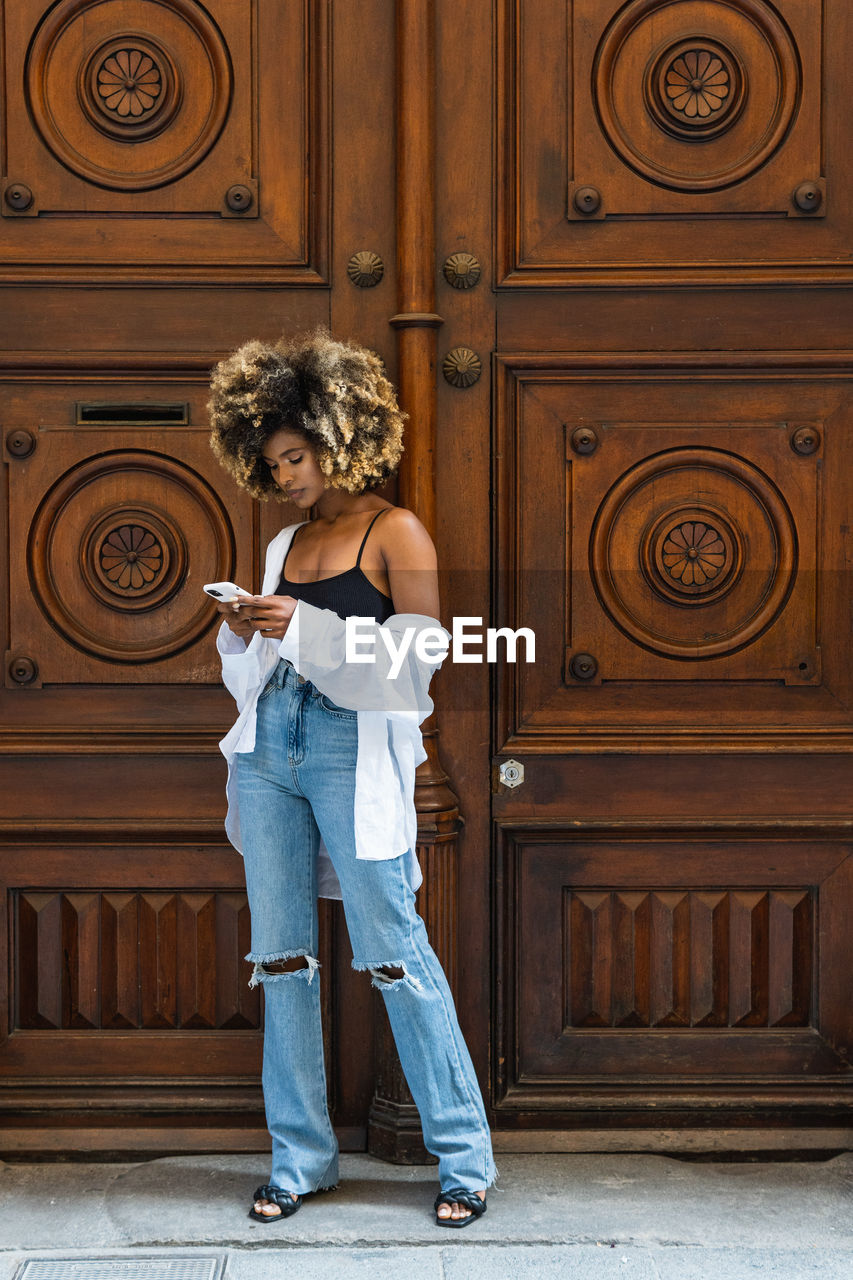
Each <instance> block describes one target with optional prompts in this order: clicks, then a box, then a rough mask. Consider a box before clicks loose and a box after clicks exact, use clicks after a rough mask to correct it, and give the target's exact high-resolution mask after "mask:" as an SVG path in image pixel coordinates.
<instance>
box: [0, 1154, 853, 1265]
mask: <svg viewBox="0 0 853 1280" xmlns="http://www.w3.org/2000/svg"><path fill="white" fill-rule="evenodd" d="M499 1164H500V1171H501V1177H500V1180H499V1182H498V1183H497V1185H496V1186H494V1187H492V1188H491V1189H490V1191H489V1211H488V1213H487V1215H486V1216H485V1217H484V1218H482V1219H481V1220H480V1221H479V1222H478V1223H476V1224H474V1225H472V1226H471V1227H468V1228H465V1229H464V1230H462V1231H452V1232H451V1231H442V1230H440V1229H438V1228H437V1227H435V1226H434V1225H433V1215H432V1201H433V1198H434V1196H435V1194H436V1190H437V1184H436V1181H435V1169H434V1167H430V1168H424V1167H420V1166H418V1167H411V1166H406V1167H400V1166H394V1165H387V1164H383V1163H382V1162H381V1161H378V1160H374V1159H371V1158H370V1157H369V1156H359V1155H350V1156H344V1157H342V1160H341V1187H340V1189H339V1190H338V1191H337V1192H334V1193H332V1194H330V1195H322V1196H316V1197H311V1198H309V1199H308V1200H306V1202H305V1204H304V1205H303V1207H302V1209H301V1210H300V1211H299V1213H298V1214H296V1215H295V1216H294V1217H293V1218H291V1219H289V1220H287V1221H286V1222H281V1223H277V1224H271V1225H269V1226H267V1225H264V1224H261V1223H255V1222H253V1221H252V1220H251V1219H249V1218H248V1217H247V1216H246V1214H247V1210H248V1207H249V1204H250V1201H251V1194H252V1191H253V1190H254V1188H255V1187H256V1186H257V1185H258V1183H260V1182H263V1181H264V1178H265V1176H266V1157H264V1156H246V1155H239V1156H234V1155H223V1156H196V1157H183V1156H182V1157H173V1158H162V1159H157V1160H149V1161H146V1162H144V1163H137V1164H51V1165H44V1164H40V1165H27V1164H6V1165H3V1166H0V1280H12V1277H13V1276H14V1275H15V1273H16V1271H17V1269H18V1268H19V1267H20V1266H21V1264H22V1263H23V1262H24V1261H25V1260H27V1259H29V1260H30V1266H29V1267H28V1268H27V1272H28V1273H29V1274H28V1275H26V1276H25V1280H41V1277H42V1276H48V1275H50V1276H51V1277H55V1280H60V1277H61V1278H62V1280H65V1277H66V1276H67V1277H69V1278H70V1277H71V1276H74V1277H75V1280H89V1276H88V1275H87V1270H89V1269H88V1268H83V1267H81V1266H80V1265H79V1264H80V1261H81V1260H82V1259H84V1258H95V1257H98V1258H119V1259H122V1260H124V1261H125V1262H126V1261H127V1260H131V1259H134V1260H135V1261H136V1264H137V1265H134V1266H133V1267H132V1268H128V1267H127V1266H126V1265H125V1266H124V1267H122V1268H121V1274H123V1276H124V1278H125V1280H135V1278H136V1276H140V1277H142V1276H147V1277H151V1278H154V1280H159V1276H160V1275H161V1274H162V1275H164V1276H165V1275H169V1274H171V1275H173V1276H177V1275H180V1274H182V1270H183V1269H182V1268H181V1266H179V1265H178V1262H179V1260H180V1259H184V1260H186V1261H187V1262H189V1261H191V1260H193V1259H194V1260H196V1262H197V1263H201V1261H202V1260H203V1259H205V1258H207V1257H214V1256H215V1257H218V1258H220V1259H221V1261H222V1264H223V1272H222V1274H224V1278H225V1280H280V1278H281V1280H284V1278H285V1277H287V1278H288V1280H289V1278H290V1277H294V1278H298V1280H320V1278H321V1277H322V1280H329V1278H330V1277H331V1278H332V1280H338V1278H340V1280H480V1277H483V1278H484V1280H486V1278H487V1280H514V1278H515V1277H524V1278H525V1280H527V1278H529V1280H552V1278H553V1280H557V1277H564V1276H568V1275H571V1276H573V1277H578V1278H579V1280H586V1277H601V1278H602V1280H609V1277H616V1276H619V1277H630V1278H631V1280H694V1278H695V1280H700V1278H701V1280H715V1278H716V1277H720V1278H721V1280H723V1278H724V1280H741V1277H755V1276H757V1275H758V1274H759V1273H762V1274H764V1275H767V1276H771V1277H784V1280H797V1278H799V1277H817V1276H820V1277H822V1280H842V1277H843V1278H844V1280H851V1278H853V1211H852V1210H853V1152H849V1153H846V1154H844V1155H840V1156H836V1157H835V1158H833V1159H831V1160H827V1161H805V1162H796V1163H788V1162H770V1163H761V1164H756V1163H723V1162H720V1163H695V1162H689V1161H683V1160H677V1159H674V1158H672V1157H666V1156H650V1155H547V1156H529V1155H528V1156H522V1155H516V1156H508V1155H505V1156H503V1157H501V1159H500V1161H499ZM49 1258H53V1259H57V1260H58V1259H60V1258H63V1259H68V1261H69V1265H68V1266H67V1267H64V1268H62V1267H57V1266H54V1267H53V1268H52V1269H51V1268H43V1267H38V1268H37V1267H36V1266H35V1265H34V1263H35V1260H36V1259H45V1260H47V1259H49ZM158 1259H159V1262H158ZM168 1260H172V1265H171V1267H166V1266H165V1265H164V1264H165V1263H166V1262H167V1261H168ZM74 1262H76V1263H77V1265H76V1266H75V1265H72V1264H73V1263H74ZM214 1271H215V1269H214ZM89 1274H90V1275H94V1274H95V1272H93V1271H91V1270H89ZM99 1274H101V1275H103V1274H105V1272H104V1271H103V1270H101V1271H100V1272H99ZM114 1274H116V1275H118V1274H119V1270H116V1271H115V1273H114ZM211 1274H213V1273H211Z"/></svg>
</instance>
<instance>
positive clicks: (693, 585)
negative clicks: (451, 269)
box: [440, 0, 853, 1149]
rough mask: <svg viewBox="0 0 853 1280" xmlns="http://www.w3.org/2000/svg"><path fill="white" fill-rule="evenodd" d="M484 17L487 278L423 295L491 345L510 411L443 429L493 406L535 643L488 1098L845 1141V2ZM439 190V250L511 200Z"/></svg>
mask: <svg viewBox="0 0 853 1280" xmlns="http://www.w3.org/2000/svg"><path fill="white" fill-rule="evenodd" d="M442 12H443V17H442V20H441V22H440V30H441V35H440V49H441V53H442V57H443V59H444V64H443V65H444V66H445V68H446V70H447V73H448V75H449V76H450V79H451V83H452V84H453V86H454V89H453V92H454V94H455V97H454V98H453V104H452V107H448V109H447V112H446V113H445V114H444V115H443V117H442V118H443V119H444V121H445V127H448V126H449V117H450V115H451V114H454V115H455V120H454V125H455V133H456V136H457V137H459V138H463V137H464V138H465V141H466V144H467V145H468V146H470V147H477V148H478V154H479V155H480V156H481V157H482V156H485V155H486V154H488V147H489V138H488V136H487V135H486V133H485V131H484V129H483V128H482V127H481V126H478V125H477V123H476V122H478V121H481V120H482V119H483V118H484V116H485V115H486V113H487V111H488V99H487V90H488V86H487V85H486V84H485V80H484V79H483V80H481V81H480V82H478V81H477V80H476V77H473V78H472V79H471V80H469V81H468V82H466V83H465V87H464V88H463V87H461V86H462V79H463V76H462V72H463V68H462V66H461V62H462V60H463V59H462V55H457V54H456V53H455V50H456V48H457V46H458V45H462V44H464V40H465V38H466V33H465V32H463V24H470V31H471V32H476V33H478V35H479V38H481V39H488V38H490V37H489V34H488V33H487V29H486V28H487V24H485V23H483V22H482V21H481V19H480V17H479V16H478V12H477V7H476V6H474V5H470V6H467V8H466V11H465V15H464V18H462V17H458V16H457V15H456V12H455V11H454V13H451V12H450V6H447V8H446V9H445V10H443V11H442ZM494 17H495V28H494V29H495V33H496V46H495V58H494V84H495V102H496V117H495V119H494V124H493V130H494V132H493V135H492V136H493V140H494V145H495V151H496V155H497V172H496V175H495V190H496V198H495V200H494V205H493V209H494V218H495V223H494V226H493V234H494V245H495V253H494V264H493V265H494V281H493V283H494V291H493V295H492V297H491V299H490V298H488V296H487V294H486V293H485V292H483V293H480V294H478V291H477V290H476V289H475V290H471V291H470V294H465V295H463V297H464V301H462V302H458V303H457V302H455V301H454V299H453V295H452V294H451V292H450V290H447V291H446V293H445V294H444V295H443V299H442V303H440V309H441V307H442V306H443V307H445V308H446V309H447V311H448V312H451V313H452V315H453V327H452V332H449V333H448V343H447V345H448V346H453V345H454V343H458V342H461V341H464V339H463V337H462V335H463V334H466V330H467V334H466V336H468V335H470V336H468V342H467V345H470V346H472V347H477V345H478V343H483V344H485V343H488V342H489V341H490V339H491V340H492V341H493V344H494V356H493V361H492V373H493V378H492V386H491V395H492V399H491V405H489V402H488V390H484V389H483V388H482V387H481V386H480V385H479V384H478V386H477V387H476V388H472V390H471V392H470V393H469V392H467V391H459V390H457V391H453V392H448V393H445V398H446V397H447V395H448V394H449V395H453V396H455V397H456V400H455V401H453V403H454V405H456V406H458V407H457V409H456V412H455V415H454V428H453V429H454V432H457V431H458V430H459V426H458V424H459V420H460V418H464V417H465V415H466V410H467V411H468V412H469V415H470V420H471V421H472V422H473V420H474V418H475V417H476V415H477V414H478V413H479V414H480V415H482V417H481V421H482V420H483V418H484V417H485V415H486V414H487V413H488V412H489V411H491V418H492V449H491V482H492V492H493V508H492V512H491V515H492V535H493V542H492V564H493V583H492V605H493V613H492V617H493V619H494V621H495V623H496V624H498V625H502V626H510V627H513V628H518V627H523V626H524V627H530V628H532V629H533V630H534V631H535V635H536V660H535V663H533V664H530V665H527V664H525V663H524V662H523V661H519V662H518V663H517V664H515V665H512V664H498V665H497V666H496V667H495V668H494V672H493V684H492V695H493V719H492V724H491V741H492V745H493V757H492V764H493V790H494V797H493V804H492V810H491V821H492V841H491V845H492V854H491V859H492V860H491V867H490V875H491V878H492V894H493V897H492V916H491V923H492V928H493V935H492V981H493V987H492V1000H493V1008H492V1013H493V1027H492V1057H491V1072H490V1075H491V1085H492V1090H493V1094H492V1102H493V1117H494V1120H495V1123H496V1125H497V1127H498V1128H499V1129H505V1130H513V1129H530V1128H536V1129H542V1130H549V1129H551V1130H564V1131H565V1130H573V1129H575V1130H576V1129H579V1128H580V1129H584V1128H591V1129H605V1128H608V1127H613V1126H617V1127H621V1128H626V1129H637V1130H642V1129H650V1128H651V1129H656V1128H659V1127H664V1128H678V1127H680V1126H704V1127H708V1126H711V1127H713V1126H715V1125H719V1126H724V1127H732V1126H745V1127H747V1128H756V1127H759V1128H761V1127H766V1128H770V1127H776V1126H782V1127H784V1126H786V1125H792V1126H810V1125H814V1126H818V1127H819V1126H831V1125H832V1124H837V1123H839V1119H840V1117H841V1116H842V1115H843V1114H844V1108H845V1106H849V1098H850V1087H851V1084H853V1073H851V1068H850V1053H851V1050H852V1049H853V1046H852V1045H851V1039H853V1024H851V1005H850V990H851V983H853V952H852V951H851V940H850V936H849V931H848V930H847V929H846V928H845V926H844V923H843V921H844V919H845V917H848V916H849V913H850V911H851V910H852V909H853V898H851V891H853V858H852V857H851V851H850V846H849V824H850V820H851V812H850V800H851V794H853V786H851V781H853V779H851V768H850V751H851V748H853V689H852V688H851V658H853V654H851V633H850V625H849V620H850V617H851V604H853V601H851V576H850V569H849V566H850V554H851V551H850V548H851V543H850V519H849V516H850V502H851V472H850V468H849V466H847V465H846V462H845V459H846V458H847V457H849V451H850V448H851V444H853V440H851V428H853V388H851V381H850V376H851V365H850V356H849V348H850V323H851V314H850V306H849V300H848V299H847V296H846V294H844V293H843V292H841V291H839V290H838V288H837V286H839V285H847V284H849V280H850V274H849V266H848V265H847V261H846V250H845V249H844V248H843V246H845V245H849V242H850V238H851V234H853V190H851V184H850V175H849V164H848V160H849V138H848V137H847V125H846V108H845V107H844V105H843V103H844V100H845V95H844V84H845V78H846V65H845V60H846V50H847V49H849V47H850V35H851V32H850V21H851V14H850V11H849V6H847V5H844V4H842V3H835V2H834V0H830V2H829V3H827V4H825V5H822V6H816V5H813V4H811V3H809V2H808V0H778V2H777V3H774V4H770V3H767V2H765V0H630V2H629V3H627V4H617V3H613V2H609V0H573V3H572V4H565V3H562V0H553V2H552V0H543V2H542V3H536V4H528V3H525V0H497V2H496V4H495V6H494ZM468 38H469V39H471V38H476V37H473V36H471V35H470V33H469V34H468ZM451 70H452V71H455V73H456V77H457V78H453V77H452V76H451ZM478 94H479V95H480V96H479V97H478ZM466 109H467V111H468V113H469V114H468V115H467V116H464V114H463V113H464V111H465V110H466ZM468 121H471V122H474V123H472V127H471V129H470V130H469V129H468V128H467V127H463V124H464V125H466V126H467V122H468ZM443 181H444V197H443V198H444V202H445V203H444V212H443V214H442V219H443V221H442V232H443V235H444V244H445V245H446V246H447V252H450V250H451V249H453V250H455V251H461V250H470V251H471V252H476V251H477V248H478V246H477V244H476V242H475V240H474V237H475V236H479V237H481V239H480V244H482V242H483V241H482V237H484V236H485V235H487V234H488V232H489V228H490V218H491V215H492V210H491V209H489V208H488V207H487V205H486V203H485V202H484V201H482V200H481V199H479V198H478V196H477V194H476V193H475V192H474V190H473V184H471V185H470V186H468V185H466V182H465V179H464V178H461V179H460V177H459V171H458V169H456V170H454V171H453V173H452V175H448V176H447V177H446V178H445V179H444V180H443ZM454 182H461V185H462V188H463V192H462V195H461V196H457V195H456V194H455V193H454V191H453V183H454ZM472 209H473V210H476V213H474V214H472V213H471V212H470V210H472ZM469 297H470V299H472V301H468V299H469ZM490 324H491V325H493V329H492V330H491V332H490V327H489V326H490ZM469 395H470V396H471V397H472V398H471V399H470V400H468V401H466V402H465V403H464V404H463V396H469ZM474 396H476V397H477V398H478V399H477V407H476V408H475V400H474V398H473V397H474ZM467 439H468V442H469V443H468V446H467V447H468V449H469V451H470V456H471V457H472V458H473V466H474V468H475V476H476V479H474V481H473V483H472V485H471V487H472V488H474V489H476V488H478V487H479V486H480V485H481V484H483V483H484V482H485V479H486V472H487V465H488V464H487V460H486V457H485V451H484V449H483V447H482V445H481V444H480V443H479V441H478V443H477V444H475V445H472V444H471V443H470V442H471V441H472V440H473V439H474V428H473V427H472V428H471V430H470V432H469V435H468V437H467ZM449 447H450V448H451V450H454V448H455V446H454V445H453V444H452V443H451V444H449ZM451 457H452V458H456V459H460V460H461V457H462V452H461V449H456V450H455V452H452V454H451ZM477 469H479V470H477ZM478 512H479V513H480V515H479V519H480V521H481V522H482V524H485V523H486V513H485V510H484V508H483V506H482V505H481V506H480V507H478ZM445 518H446V519H447V521H448V525H449V522H450V519H451V516H450V511H449V506H448V510H447V515H446V517H445ZM462 519H463V522H464V521H465V519H466V518H465V517H462ZM470 524H471V528H470V529H469V528H465V529H464V532H463V535H462V536H461V537H460V536H459V534H458V533H457V541H458V542H459V544H460V546H464V547H465V554H466V555H467V556H468V558H469V560H470V559H471V556H472V554H476V553H475V552H474V551H473V548H476V547H477V546H478V545H480V544H479V543H478V542H477V538H478V537H479V536H480V535H479V533H478V529H477V527H476V520H474V519H472V520H471V521H470ZM478 591H479V588H478V587H476V586H475V587H474V589H473V590H472V591H469V596H468V599H467V600H466V601H465V602H464V603H463V602H462V600H461V599H460V601H459V603H460V605H461V608H458V611H459V612H464V613H467V614H473V613H476V612H477V611H478V610H477V608H475V607H472V604H471V600H472V599H477V598H478V597H477V592H478ZM485 595H486V593H485V592H484V591H479V602H480V603H482V602H483V601H484V600H485ZM466 604H467V607H465V605H466ZM442 676H443V677H444V673H442ZM450 679H452V680H453V681H454V682H455V685H454V687H455V689H456V690H457V691H458V696H459V698H460V699H461V698H462V697H464V692H463V690H464V688H465V681H466V680H470V681H474V680H476V679H477V677H476V676H470V675H468V674H465V673H462V674H460V673H459V672H454V673H453V674H452V675H451V677H450ZM479 724H480V722H478V732H480V731H482V729H480V728H479ZM509 760H513V761H515V762H517V764H518V765H520V766H522V768H523V781H522V782H521V783H520V785H506V784H504V783H503V782H501V781H500V779H499V776H498V768H499V766H500V765H501V764H504V763H506V762H507V761H509ZM455 767H456V768H457V769H458V770H459V773H460V775H461V778H462V780H463V782H462V787H463V809H464V811H465V813H466V820H467V828H466V841H468V840H470V839H471V838H472V836H473V837H474V838H476V835H475V833H479V835H480V836H481V838H482V840H483V843H484V845H485V842H486V826H485V822H484V820H483V819H484V808H483V807H482V806H480V805H479V804H478V802H477V800H476V798H471V797H472V796H473V793H474V787H473V781H472V780H471V781H469V779H472V773H471V770H470V769H468V767H467V765H466V763H465V761H464V759H462V758H461V753H460V758H459V759H458V760H457V761H456V762H455ZM510 781H511V782H513V783H515V782H517V774H516V775H514V776H513V777H511V779H510ZM466 788H467V789H466ZM477 909H478V910H479V911H480V912H481V918H483V919H485V918H486V915H487V911H488V905H487V903H486V901H485V900H481V901H480V902H479V904H478V907H477ZM474 947H475V956H476V943H475V944H474ZM469 980H473V981H474V982H476V981H477V977H476V959H475V960H474V961H473V962H472V963H471V965H470V966H469ZM481 990H482V988H481ZM472 1016H476V1015H472ZM479 1025H481V1026H482V1027H483V1029H484V1030H485V1023H484V1021H481V1023H480V1024H479ZM484 1067H485V1064H484ZM642 1140H643V1141H646V1140H647V1139H642ZM512 1141H513V1139H512V1138H511V1137H510V1136H509V1135H507V1136H506V1137H505V1138H504V1139H503V1142H504V1144H505V1145H509V1146H512ZM550 1141H557V1139H554V1138H552V1139H551V1140H550ZM567 1141H569V1139H567ZM743 1141H744V1143H745V1144H746V1145H748V1144H749V1141H750V1140H749V1139H748V1138H745V1139H743ZM524 1142H526V1143H528V1144H529V1142H530V1138H529V1135H528V1137H526V1138H525V1139H524ZM521 1149H531V1148H530V1146H529V1145H527V1146H524V1145H522V1147H521Z"/></svg>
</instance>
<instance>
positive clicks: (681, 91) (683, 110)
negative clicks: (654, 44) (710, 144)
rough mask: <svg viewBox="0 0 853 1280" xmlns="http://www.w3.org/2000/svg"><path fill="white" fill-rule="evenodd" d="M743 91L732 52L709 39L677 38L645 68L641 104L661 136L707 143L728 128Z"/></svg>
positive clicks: (741, 73) (742, 77)
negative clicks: (643, 103)
mask: <svg viewBox="0 0 853 1280" xmlns="http://www.w3.org/2000/svg"><path fill="white" fill-rule="evenodd" d="M746 89H747V77H746V72H745V70H744V68H743V67H741V65H740V62H739V60H738V58H737V56H736V54H735V53H734V51H733V50H732V49H729V48H727V47H726V46H725V45H724V44H722V42H721V41H719V40H711V39H710V38H706V39H703V40H696V39H692V40H679V41H677V42H676V44H674V45H670V46H669V47H668V48H666V49H664V50H663V52H662V53H661V54H660V56H659V57H658V58H657V59H656V60H655V61H653V62H651V63H650V64H649V67H648V69H647V72H646V83H645V101H646V106H647V108H648V110H649V111H650V113H651V114H652V116H653V118H654V119H655V120H656V122H657V123H658V124H659V125H660V127H661V128H662V129H664V130H665V131H666V132H667V133H670V134H672V135H673V136H674V137H676V138H686V139H688V140H692V141H707V140H708V139H709V138H715V137H717V136H718V135H719V134H720V133H722V132H724V131H725V130H726V129H730V128H731V126H732V125H733V124H734V122H735V120H736V119H737V117H738V115H739V114H740V112H741V110H742V109H743V105H744V103H745V101H746Z"/></svg>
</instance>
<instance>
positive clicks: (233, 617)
mask: <svg viewBox="0 0 853 1280" xmlns="http://www.w3.org/2000/svg"><path fill="white" fill-rule="evenodd" d="M216 612H217V613H220V614H221V615H222V617H223V618H224V619H225V621H226V622H227V623H228V626H229V628H230V630H231V631H233V633H234V635H235V636H239V637H240V639H241V640H246V641H248V640H251V638H252V636H253V635H254V634H255V628H254V627H253V626H252V624H251V622H250V621H249V619H248V618H247V617H246V616H245V614H243V613H242V612H241V608H240V605H235V604H231V603H230V602H229V601H227V600H220V601H219V602H218V603H217V605H216Z"/></svg>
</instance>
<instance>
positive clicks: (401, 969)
mask: <svg viewBox="0 0 853 1280" xmlns="http://www.w3.org/2000/svg"><path fill="white" fill-rule="evenodd" d="M352 967H353V969H358V970H365V969H366V970H367V972H368V973H369V974H370V976H371V979H372V981H371V986H373V987H376V988H378V990H379V991H393V990H394V988H396V987H399V986H400V985H401V984H402V983H404V982H405V983H407V984H408V985H409V986H410V987H413V988H414V989H415V991H423V989H424V988H423V983H422V982H421V980H420V978H416V977H415V975H414V974H413V973H409V971H408V969H407V968H406V966H405V965H404V964H403V962H402V960H389V961H388V963H387V964H382V963H381V962H377V961H367V962H365V963H364V964H362V963H361V962H360V961H355V960H353V962H352Z"/></svg>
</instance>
